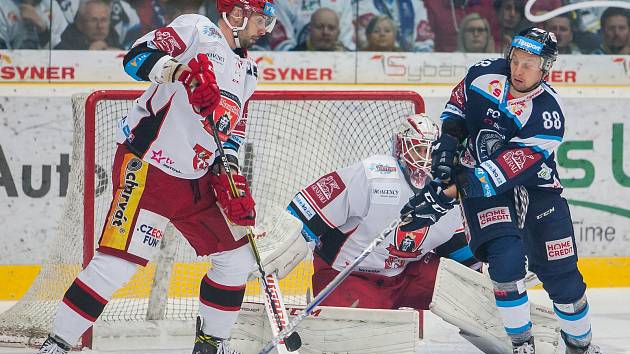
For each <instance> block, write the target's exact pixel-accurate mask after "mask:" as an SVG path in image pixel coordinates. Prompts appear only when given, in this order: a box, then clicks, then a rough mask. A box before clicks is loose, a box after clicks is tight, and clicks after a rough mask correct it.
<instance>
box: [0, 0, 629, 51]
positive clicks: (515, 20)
mask: <svg viewBox="0 0 630 354" xmlns="http://www.w3.org/2000/svg"><path fill="white" fill-rule="evenodd" d="M583 1H586V0H540V1H536V2H535V4H534V6H533V8H532V13H534V14H537V15H539V14H542V13H544V12H548V11H551V10H554V9H557V8H559V7H561V6H563V5H567V4H570V3H576V2H583ZM525 2H526V0H275V1H274V3H275V5H276V14H277V16H278V21H277V23H276V27H275V28H274V30H273V32H272V33H271V34H270V35H268V36H267V37H266V38H264V39H263V40H261V41H260V42H259V43H257V44H256V46H255V48H253V49H255V50H273V51H355V50H359V51H391V52H396V51H404V52H455V51H458V52H468V53H500V52H502V51H503V50H504V48H505V47H506V46H507V45H508V44H509V42H510V39H511V37H512V36H513V35H514V34H516V33H518V32H519V31H520V30H522V29H524V28H526V27H529V26H531V25H537V26H542V27H544V28H545V29H547V30H549V31H552V32H554V33H555V34H556V37H557V40H558V45H559V48H560V53H561V54H630V10H628V9H623V8H613V7H610V8H602V7H593V8H586V9H581V10H577V11H575V12H569V13H565V14H562V15H559V16H556V17H554V18H551V19H549V20H547V21H546V22H544V23H535V24H533V23H531V22H529V21H528V20H527V18H526V16H525V12H524V11H525ZM188 13H199V14H202V15H205V16H208V17H210V18H211V19H212V20H216V19H217V16H218V15H217V13H216V5H215V1H214V0H0V49H73V50H77V49H79V50H82V49H89V50H126V49H129V48H130V46H131V45H132V44H133V42H134V41H135V40H136V39H137V38H139V37H141V36H142V35H143V34H145V33H147V32H149V31H150V30H152V29H154V28H158V27H161V26H164V25H166V24H168V23H169V22H171V21H172V20H173V19H174V18H176V17H177V16H179V15H182V14H188Z"/></svg>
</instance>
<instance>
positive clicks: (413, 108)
mask: <svg viewBox="0 0 630 354" xmlns="http://www.w3.org/2000/svg"><path fill="white" fill-rule="evenodd" d="M140 93H141V92H140V91H99V92H97V93H96V94H95V95H92V97H91V99H90V100H87V101H86V98H87V97H88V95H87V94H82V95H76V96H74V97H73V99H72V105H73V115H74V141H73V152H72V162H71V165H72V171H71V179H70V188H69V193H68V196H67V198H66V203H65V209H64V211H63V216H62V219H61V220H60V224H59V225H60V227H59V232H58V236H57V239H56V240H54V242H51V247H50V254H49V256H48V257H47V259H46V261H45V263H44V264H43V265H42V269H41V272H40V273H39V275H38V277H37V278H36V280H35V282H34V283H33V285H32V287H31V288H30V290H29V291H28V292H27V294H26V295H25V296H24V297H23V298H22V299H20V301H19V302H18V303H17V304H16V305H15V306H14V307H12V308H11V309H10V310H8V311H7V312H5V313H3V314H2V315H0V343H2V342H5V343H6V342H20V343H27V344H28V343H30V344H37V343H39V342H41V340H43V339H44V338H45V336H46V335H47V334H48V332H49V330H50V326H51V324H52V319H53V316H54V313H55V311H56V308H57V304H58V302H59V300H60V299H61V298H62V296H63V294H64V293H65V291H66V290H67V288H68V286H69V285H70V284H71V282H72V281H73V280H74V278H75V277H76V275H77V274H78V272H79V271H80V270H81V264H82V261H83V258H84V256H85V254H84V250H83V245H84V237H86V238H91V239H92V240H94V243H96V242H97V240H98V237H99V233H100V230H101V226H102V223H103V221H104V219H105V218H106V215H107V211H108V207H109V203H110V201H111V193H112V186H111V182H110V181H111V179H110V173H111V163H112V159H113V154H114V152H115V142H114V135H115V134H114V131H115V129H116V122H117V120H118V119H120V118H121V117H122V116H124V115H125V114H126V112H127V110H128V109H129V107H130V106H131V105H132V104H133V102H134V99H135V98H136V97H138V96H139V94H140ZM86 102H87V104H86ZM86 105H87V108H88V109H87V112H88V114H86ZM423 110H424V106H423V103H422V100H421V98H420V96H418V95H417V94H415V93H411V92H391V91H389V92H388V91H382V92H361V91H355V92H319V91H318V92H315V91H313V92H287V91H284V92H283V91H266V92H264V91H263V92H257V93H256V94H255V95H254V97H253V98H252V99H251V100H250V102H249V105H248V108H247V114H248V123H247V143H246V144H245V145H244V146H243V147H242V149H241V157H240V161H241V166H242V170H243V172H244V173H245V175H246V176H247V177H248V180H249V181H250V183H251V187H252V193H253V196H254V199H255V200H256V202H257V206H256V209H257V212H258V217H259V218H262V217H264V213H265V209H266V208H267V206H272V205H273V206H276V207H278V206H279V207H284V206H286V205H287V204H288V202H289V201H290V199H291V198H292V197H293V195H294V194H295V193H296V192H297V191H298V190H299V189H300V188H301V187H303V186H305V185H307V184H308V183H309V182H310V181H312V180H313V179H315V178H317V177H318V176H320V175H322V174H324V173H326V172H329V171H330V170H333V169H337V168H339V167H342V166H346V165H349V164H351V163H354V162H356V161H358V160H360V159H362V158H365V157H367V156H369V155H371V154H375V153H387V152H388V151H389V149H390V146H389V145H390V138H391V136H392V134H393V132H394V131H395V130H396V129H397V128H398V126H399V124H400V122H401V119H402V118H403V117H405V116H407V115H409V114H412V113H414V112H422V111H423ZM91 111H94V116H93V117H92V114H90V113H89V112H91ZM92 119H94V134H95V135H94V140H93V142H92V139H90V138H89V135H90V134H89V131H88V132H86V128H85V127H86V122H87V123H88V124H87V126H88V127H89V126H90V124H89V122H90V121H91V120H92ZM86 135H87V136H88V138H87V139H84V138H85V136H86ZM85 146H87V147H85ZM85 152H87V154H93V156H94V162H95V165H94V166H84V155H85ZM90 175H92V176H94V198H91V195H88V196H87V198H86V202H87V203H88V205H93V206H94V208H93V213H89V215H88V216H87V217H89V218H90V219H91V220H92V221H93V223H94V227H93V228H91V231H88V233H87V235H85V236H84V222H83V220H84V210H86V209H84V205H83V203H84V181H85V176H90ZM87 210H88V211H89V210H90V208H88V209H87ZM169 230H170V232H168V231H169ZM177 234H178V232H177V231H176V230H174V229H173V228H172V227H169V228H167V233H166V236H165V238H164V242H163V245H162V251H161V252H160V254H159V256H158V257H157V259H156V260H155V261H154V262H151V263H150V264H149V265H148V266H147V267H145V268H142V267H139V271H138V273H137V274H136V275H135V276H134V278H133V279H132V280H131V281H130V282H129V284H128V285H126V286H125V287H124V288H122V289H120V290H119V291H118V292H117V293H116V294H115V295H114V299H113V300H112V301H111V302H110V303H109V304H108V306H107V307H106V308H105V311H104V312H103V314H102V315H101V317H100V319H99V320H98V323H101V324H106V323H116V324H121V323H122V324H125V323H128V324H132V323H135V322H142V321H147V320H173V321H178V320H182V321H190V320H192V319H194V318H195V317H196V315H197V296H198V292H199V282H200V280H201V278H202V276H203V274H205V273H206V271H207V269H208V267H209V266H210V262H209V259H208V258H199V257H196V256H195V254H194V251H193V250H192V248H191V247H190V246H189V245H188V244H187V242H186V241H185V239H184V238H183V237H179V236H178V235H177ZM91 252H93V250H88V251H87V256H88V258H89V257H90V256H91ZM311 274H312V265H311V264H310V262H308V261H305V262H303V263H302V264H301V265H300V266H298V267H297V268H296V269H295V270H294V272H293V273H292V274H291V275H290V276H289V277H287V278H286V279H284V280H282V281H281V289H282V292H283V295H284V297H285V302H286V303H287V305H289V304H294V305H300V304H304V303H305V298H306V296H305V294H306V293H307V291H309V288H310V285H311V280H310V278H311ZM245 300H246V301H250V302H262V296H261V295H260V289H259V287H258V284H257V283H255V282H251V283H248V286H247V292H246V299H245Z"/></svg>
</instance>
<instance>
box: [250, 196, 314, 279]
mask: <svg viewBox="0 0 630 354" xmlns="http://www.w3.org/2000/svg"><path fill="white" fill-rule="evenodd" d="M265 211H266V213H265V215H264V218H263V220H261V221H259V222H258V224H257V226H256V227H254V234H255V235H256V247H257V248H258V252H259V253H260V260H261V264H262V266H263V269H264V270H265V273H266V274H272V273H274V272H275V273H277V276H278V279H283V278H285V277H286V276H287V275H288V274H289V273H291V271H292V270H293V268H295V267H296V266H297V265H298V264H300V262H301V261H302V260H303V259H304V258H306V257H307V255H308V254H309V252H310V248H309V246H308V243H307V242H306V240H305V239H304V237H303V236H302V234H301V231H302V222H301V221H300V220H299V219H298V218H296V217H295V216H293V215H291V214H290V213H289V212H288V211H286V210H284V209H281V208H275V207H274V208H269V209H266V210H265ZM259 277H260V272H259V271H258V269H256V270H254V272H253V273H252V274H251V275H250V280H251V279H253V278H259Z"/></svg>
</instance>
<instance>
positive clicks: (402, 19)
mask: <svg viewBox="0 0 630 354" xmlns="http://www.w3.org/2000/svg"><path fill="white" fill-rule="evenodd" d="M352 1H353V6H356V8H357V11H358V16H357V20H356V22H355V27H356V33H357V39H356V41H357V45H358V47H359V48H365V47H366V46H367V38H365V36H364V34H366V31H365V28H366V27H367V25H368V23H369V22H370V21H371V20H372V19H373V18H374V17H375V16H387V17H389V18H391V19H392V20H393V21H394V23H395V24H396V27H397V28H398V32H397V34H396V39H397V41H398V44H399V46H400V48H401V49H402V50H404V51H409V52H432V51H433V40H434V38H435V35H434V33H433V30H432V29H431V26H430V25H429V16H428V14H427V9H426V7H425V2H424V1H423V0H386V1H383V0H352Z"/></svg>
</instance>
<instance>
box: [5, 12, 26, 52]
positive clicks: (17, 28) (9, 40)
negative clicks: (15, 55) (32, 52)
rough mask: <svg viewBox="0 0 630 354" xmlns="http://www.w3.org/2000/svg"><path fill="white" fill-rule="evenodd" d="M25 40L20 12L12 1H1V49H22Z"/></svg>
mask: <svg viewBox="0 0 630 354" xmlns="http://www.w3.org/2000/svg"><path fill="white" fill-rule="evenodd" d="M23 40H24V23H22V19H21V18H20V10H19V9H18V7H17V6H16V5H15V3H14V2H13V1H12V0H0V49H18V48H21V46H22V42H23Z"/></svg>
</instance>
